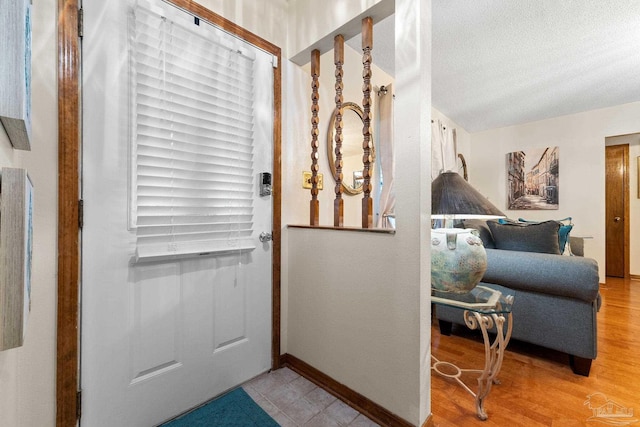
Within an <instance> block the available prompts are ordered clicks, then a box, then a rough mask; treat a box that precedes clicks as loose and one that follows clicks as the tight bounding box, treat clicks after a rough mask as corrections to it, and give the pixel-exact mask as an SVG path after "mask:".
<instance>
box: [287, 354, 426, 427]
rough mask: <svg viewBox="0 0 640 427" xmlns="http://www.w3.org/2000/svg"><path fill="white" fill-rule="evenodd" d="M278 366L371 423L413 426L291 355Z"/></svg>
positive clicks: (391, 426) (396, 426)
mask: <svg viewBox="0 0 640 427" xmlns="http://www.w3.org/2000/svg"><path fill="white" fill-rule="evenodd" d="M280 366H282V367H285V366H286V367H288V368H290V369H291V370H293V371H295V372H297V373H298V374H300V375H302V376H303V377H305V378H306V379H308V380H309V381H311V382H313V383H314V384H315V385H317V386H318V387H320V388H323V389H324V390H326V391H327V392H329V393H331V394H332V395H334V396H335V397H337V398H338V399H340V400H342V401H343V402H344V403H346V404H347V405H349V406H351V407H352V408H354V409H356V410H357V411H358V412H360V413H361V414H364V415H366V416H367V417H369V418H370V419H371V420H372V421H375V422H376V423H378V424H380V425H382V426H389V427H412V426H413V424H411V423H410V422H408V421H406V420H405V419H403V418H401V417H399V416H397V415H395V414H394V413H392V412H390V411H388V410H387V409H385V408H383V407H382V406H380V405H378V404H377V403H375V402H373V401H372V400H370V399H368V398H366V397H365V396H363V395H361V394H360V393H358V392H357V391H354V390H352V389H350V388H349V387H347V386H346V385H344V384H340V383H339V382H338V381H336V380H334V379H333V378H331V377H330V376H328V375H327V374H325V373H323V372H321V371H319V370H318V369H316V368H314V367H313V366H311V365H309V364H308V363H306V362H303V361H302V360H300V359H298V358H297V357H295V356H293V355H291V354H283V355H281V356H280ZM431 418H432V417H431V416H430V417H429V418H427V421H425V424H424V426H425V427H432V426H433V425H434V424H433V423H431V424H428V423H429V422H430V421H429V420H430V419H431Z"/></svg>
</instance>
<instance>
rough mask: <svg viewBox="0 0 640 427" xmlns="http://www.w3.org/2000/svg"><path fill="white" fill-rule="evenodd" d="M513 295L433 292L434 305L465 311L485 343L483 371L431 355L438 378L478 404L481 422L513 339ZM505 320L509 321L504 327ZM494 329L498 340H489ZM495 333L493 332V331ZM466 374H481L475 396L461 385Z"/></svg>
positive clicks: (477, 291)
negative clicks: (458, 387)
mask: <svg viewBox="0 0 640 427" xmlns="http://www.w3.org/2000/svg"><path fill="white" fill-rule="evenodd" d="M513 299H514V295H504V294H503V293H501V292H500V291H497V290H494V289H491V288H488V287H485V286H476V287H475V288H474V289H473V290H472V291H471V292H469V293H465V294H455V293H450V292H440V291H436V290H433V289H432V290H431V302H432V303H434V304H436V305H446V306H449V307H456V308H460V309H461V310H464V321H465V323H466V324H467V326H468V327H469V329H480V331H482V338H483V340H484V352H485V363H484V369H460V368H459V367H458V366H456V365H454V364H453V363H449V362H443V361H440V360H438V359H437V358H435V357H434V356H433V355H431V360H432V362H433V364H432V366H431V369H432V370H434V371H435V372H437V373H438V374H440V375H442V376H444V377H447V378H452V379H454V380H456V381H457V382H458V383H459V384H460V385H462V387H464V388H465V390H467V391H468V392H469V393H471V395H472V396H473V397H475V400H476V412H477V414H478V418H480V419H481V420H486V419H487V413H486V412H485V410H484V401H485V399H486V398H487V396H488V395H489V392H490V391H491V385H492V384H498V383H499V381H498V380H497V376H498V373H499V372H500V368H501V366H502V359H503V357H504V350H505V348H506V347H507V344H508V343H509V339H510V338H511V329H512V327H513V319H512V314H511V306H512V304H513ZM505 320H506V321H507V323H506V327H505ZM494 327H495V333H496V336H495V338H493V341H492V339H491V337H490V336H489V333H488V331H489V330H490V329H492V328H494ZM492 332H494V331H492ZM463 373H476V374H478V389H477V391H476V392H474V391H473V390H472V389H471V388H470V387H469V386H468V385H467V384H465V383H464V381H462V379H461V376H462V374H463Z"/></svg>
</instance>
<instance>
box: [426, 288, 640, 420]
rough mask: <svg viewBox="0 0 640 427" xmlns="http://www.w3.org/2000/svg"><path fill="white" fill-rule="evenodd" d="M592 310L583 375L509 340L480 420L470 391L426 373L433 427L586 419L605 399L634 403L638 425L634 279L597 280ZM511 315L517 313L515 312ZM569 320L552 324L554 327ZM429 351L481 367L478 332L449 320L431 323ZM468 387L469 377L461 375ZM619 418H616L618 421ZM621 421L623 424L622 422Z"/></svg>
mask: <svg viewBox="0 0 640 427" xmlns="http://www.w3.org/2000/svg"><path fill="white" fill-rule="evenodd" d="M600 292H601V294H602V300H603V301H602V307H601V308H600V312H599V313H598V357H597V359H596V360H594V361H593V364H592V366H591V374H590V376H589V377H582V376H578V375H575V374H573V372H572V371H571V368H570V367H569V358H568V356H567V355H565V354H562V353H557V352H553V351H550V350H547V349H543V348H540V347H536V346H532V345H529V344H525V343H521V342H516V341H511V342H510V343H509V347H508V348H507V351H506V353H505V357H504V362H503V365H502V370H501V372H500V375H499V377H498V378H499V379H500V381H501V384H498V385H494V386H493V387H492V389H491V393H490V394H489V396H488V398H487V399H486V401H485V409H486V411H487V414H488V415H489V419H488V420H486V421H480V420H479V419H478V418H477V417H476V414H475V403H474V399H473V397H472V396H471V395H470V394H469V393H468V392H467V391H465V390H464V389H463V388H462V387H461V386H459V385H458V384H456V383H455V382H453V381H451V380H448V379H445V378H443V377H441V376H439V375H437V374H435V373H434V374H433V375H432V376H431V410H432V413H433V416H434V421H435V425H436V426H438V427H459V426H465V427H466V426H484V427H489V426H509V427H511V426H526V427H534V426H554V427H556V426H558V427H565V426H566V427H571V426H585V425H594V424H596V425H597V424H600V423H597V422H596V423H594V422H589V421H588V419H589V418H590V417H592V416H593V415H594V411H593V410H592V409H590V407H589V405H587V404H585V402H586V401H587V399H588V397H589V396H590V395H592V394H594V393H602V395H596V396H594V397H593V400H592V407H596V406H600V405H601V404H604V403H605V402H606V400H609V401H611V403H613V404H614V406H615V405H620V406H622V407H624V408H629V409H633V411H634V412H635V414H636V415H635V416H633V417H632V418H633V419H636V421H635V422H633V423H629V424H628V425H633V424H638V425H640V397H639V396H640V281H637V280H628V279H627V280H624V279H616V278H607V282H606V284H604V285H601V287H600ZM514 321H517V319H514ZM567 326H568V325H558V327H559V328H561V327H567ZM432 352H433V354H434V355H435V356H436V357H437V358H438V359H440V360H446V361H451V362H453V363H456V364H458V365H459V366H461V367H465V368H475V367H482V366H483V364H484V346H483V345H482V343H481V341H480V339H479V338H478V336H477V335H475V334H473V333H470V332H467V331H466V330H465V329H463V328H455V327H454V331H453V334H452V335H451V336H440V333H439V331H438V328H437V326H435V324H434V326H433V327H432ZM468 380H470V381H468V383H469V384H470V385H471V386H472V389H474V388H475V380H474V379H473V378H468ZM619 425H622V424H619ZM625 425H627V424H625Z"/></svg>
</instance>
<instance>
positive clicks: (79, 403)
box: [76, 390, 82, 420]
mask: <svg viewBox="0 0 640 427" xmlns="http://www.w3.org/2000/svg"><path fill="white" fill-rule="evenodd" d="M81 416H82V390H78V391H77V392H76V420H79V419H80V417H81Z"/></svg>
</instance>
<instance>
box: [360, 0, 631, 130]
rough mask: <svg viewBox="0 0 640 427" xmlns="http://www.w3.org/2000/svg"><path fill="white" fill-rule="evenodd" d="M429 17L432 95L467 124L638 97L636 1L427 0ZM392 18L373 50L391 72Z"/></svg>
mask: <svg viewBox="0 0 640 427" xmlns="http://www.w3.org/2000/svg"><path fill="white" fill-rule="evenodd" d="M432 19H433V21H432V25H433V52H432V104H433V106H434V107H435V108H436V109H438V110H439V111H440V112H442V113H443V114H445V115H446V116H447V117H449V118H450V119H452V120H453V121H455V122H456V123H457V124H458V125H459V126H461V127H463V128H464V129H466V130H467V131H469V132H477V131H481V130H486V129H493V128H498V127H503V126H509V125H513V124H518V123H526V122H531V121H536V120H541V119H545V118H550V117H556V116H561V115H565V114H572V113H576V112H580V111H588V110H593V109H597V108H604V107H609V106H613V105H619V104H624V103H628V102H633V101H640V0H473V1H469V0H433V6H432ZM393 27H394V22H393V16H391V17H389V18H387V19H385V20H384V21H382V22H380V23H378V24H376V26H375V28H374V50H373V59H374V63H376V64H377V65H378V66H380V67H381V68H382V69H383V70H385V71H386V72H388V73H389V74H391V75H394V72H393V44H392V43H387V42H388V41H389V40H393ZM359 43H360V40H359V37H355V38H353V39H351V40H349V41H348V44H349V45H351V46H352V47H354V48H356V49H358V48H359ZM638 119H639V120H640V117H639V118H638Z"/></svg>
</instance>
